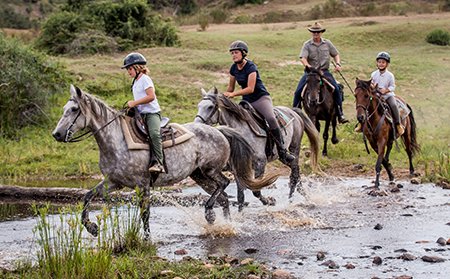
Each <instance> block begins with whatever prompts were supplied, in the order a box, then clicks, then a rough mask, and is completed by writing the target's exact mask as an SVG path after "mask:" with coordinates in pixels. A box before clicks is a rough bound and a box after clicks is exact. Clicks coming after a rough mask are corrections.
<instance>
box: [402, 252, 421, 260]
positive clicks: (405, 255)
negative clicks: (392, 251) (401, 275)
mask: <svg viewBox="0 0 450 279" xmlns="http://www.w3.org/2000/svg"><path fill="white" fill-rule="evenodd" d="M398 258H399V259H402V260H404V261H414V260H415V259H417V257H416V256H414V255H412V254H409V253H403V254H402V255H400V256H399V257H398Z"/></svg>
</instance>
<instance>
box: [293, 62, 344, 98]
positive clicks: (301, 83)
mask: <svg viewBox="0 0 450 279" xmlns="http://www.w3.org/2000/svg"><path fill="white" fill-rule="evenodd" d="M307 75H308V74H307V73H304V74H303V76H302V77H301V78H300V81H299V82H298V85H297V89H296V90H295V93H294V101H293V103H292V106H293V107H297V106H298V105H299V103H300V102H301V97H302V96H301V94H302V91H303V88H304V87H305V85H306V77H307ZM323 75H324V76H325V77H326V78H327V80H328V81H329V82H330V83H331V84H332V85H333V86H334V93H333V98H334V102H335V104H336V105H337V106H342V93H341V87H339V85H338V84H337V82H336V80H335V79H334V77H333V75H332V74H331V73H330V72H329V71H328V70H326V71H323Z"/></svg>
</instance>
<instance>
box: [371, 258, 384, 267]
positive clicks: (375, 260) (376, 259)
mask: <svg viewBox="0 0 450 279" xmlns="http://www.w3.org/2000/svg"><path fill="white" fill-rule="evenodd" d="M372 263H373V264H375V265H380V264H382V263H383V260H382V259H381V258H380V257H378V256H376V257H375V258H373V261H372Z"/></svg>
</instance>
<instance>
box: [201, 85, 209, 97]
mask: <svg viewBox="0 0 450 279" xmlns="http://www.w3.org/2000/svg"><path fill="white" fill-rule="evenodd" d="M201 92H202V97H205V96H206V95H208V93H206V91H205V89H203V87H202V89H201Z"/></svg>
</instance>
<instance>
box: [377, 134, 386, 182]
mask: <svg viewBox="0 0 450 279" xmlns="http://www.w3.org/2000/svg"><path fill="white" fill-rule="evenodd" d="M385 150H386V141H385V140H383V139H380V140H379V141H378V146H377V152H378V158H377V163H376V164H375V172H376V177H375V187H376V188H379V187H380V173H381V163H382V162H383V159H384V153H385Z"/></svg>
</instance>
